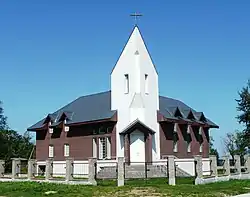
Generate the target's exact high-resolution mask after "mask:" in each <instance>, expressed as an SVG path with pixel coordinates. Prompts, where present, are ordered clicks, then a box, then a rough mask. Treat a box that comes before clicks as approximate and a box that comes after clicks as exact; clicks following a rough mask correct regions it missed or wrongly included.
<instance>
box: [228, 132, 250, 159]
mask: <svg viewBox="0 0 250 197" xmlns="http://www.w3.org/2000/svg"><path fill="white" fill-rule="evenodd" d="M224 143H225V148H226V150H227V152H228V153H229V154H230V155H231V156H232V158H234V155H240V156H241V157H243V156H244V155H245V154H246V153H247V150H246V146H247V144H246V140H245V132H241V131H236V132H235V133H227V135H226V138H225V140H224Z"/></svg>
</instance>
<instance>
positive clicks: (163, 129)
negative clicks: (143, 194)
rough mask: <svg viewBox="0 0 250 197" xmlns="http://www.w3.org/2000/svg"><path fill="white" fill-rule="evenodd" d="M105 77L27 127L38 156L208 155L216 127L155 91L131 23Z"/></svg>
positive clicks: (140, 158) (153, 73)
mask: <svg viewBox="0 0 250 197" xmlns="http://www.w3.org/2000/svg"><path fill="white" fill-rule="evenodd" d="M107 77H108V76H107ZM110 77H111V87H110V90H108V91H106V92H100V93H96V94H91V95H86V96H82V97H79V98H77V99H76V100H74V101H73V102H71V103H69V104H67V105H65V106H64V107H62V108H61V109H59V110H57V111H56V112H54V113H51V114H48V115H47V116H46V117H44V119H42V120H40V121H39V122H37V123H36V124H34V125H33V126H31V127H29V128H28V131H34V132H36V159H37V160H38V161H41V162H44V161H45V160H46V159H48V158H53V160H54V161H65V159H66V158H67V157H71V158H74V160H76V161H77V160H79V161H83V160H87V159H88V158H90V157H94V158H97V159H98V160H117V158H118V157H124V158H125V161H126V162H128V163H133V162H152V161H160V160H161V159H164V158H166V157H167V156H168V155H175V156H176V157H177V158H180V159H181V158H183V159H184V158H193V156H194V155H202V156H203V158H208V156H209V129H210V128H219V127H218V126H217V125H216V124H215V123H213V122H212V121H211V120H210V119H208V117H206V116H205V114H204V113H203V112H202V111H200V110H198V111H196V110H194V109H192V108H191V107H190V106H188V105H187V104H185V103H183V102H182V101H180V100H177V99H174V98H170V97H167V96H163V95H159V84H158V73H157V70H156V68H155V65H154V64H153V61H152V59H151V56H150V54H149V51H148V50H147V47H146V45H145V43H144V40H143V37H142V35H141V32H140V30H139V28H138V26H137V25H136V26H135V27H134V28H133V30H132V32H131V34H130V37H129V39H128V41H127V43H126V45H125V47H124V49H123V51H122V53H121V55H120V57H119V59H118V61H117V63H116V65H115V67H114V68H113V70H112V72H111V76H110ZM168 96H170V95H168Z"/></svg>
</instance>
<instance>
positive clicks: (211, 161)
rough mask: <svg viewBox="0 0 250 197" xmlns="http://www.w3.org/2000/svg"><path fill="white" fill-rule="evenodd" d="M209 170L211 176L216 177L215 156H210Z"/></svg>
mask: <svg viewBox="0 0 250 197" xmlns="http://www.w3.org/2000/svg"><path fill="white" fill-rule="evenodd" d="M209 158H210V169H211V176H215V177H217V176H218V170H217V157H216V155H210V156H209Z"/></svg>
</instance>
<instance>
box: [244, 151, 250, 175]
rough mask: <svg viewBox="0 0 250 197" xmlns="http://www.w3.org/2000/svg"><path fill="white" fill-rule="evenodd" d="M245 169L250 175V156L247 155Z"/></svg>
mask: <svg viewBox="0 0 250 197" xmlns="http://www.w3.org/2000/svg"><path fill="white" fill-rule="evenodd" d="M245 160H246V162H245V168H246V169H247V172H248V173H250V155H245Z"/></svg>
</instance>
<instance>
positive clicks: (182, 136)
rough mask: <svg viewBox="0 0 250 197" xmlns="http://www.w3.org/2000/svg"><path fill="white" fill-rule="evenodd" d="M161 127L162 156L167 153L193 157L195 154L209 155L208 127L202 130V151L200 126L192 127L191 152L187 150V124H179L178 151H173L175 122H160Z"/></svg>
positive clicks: (181, 156)
mask: <svg viewBox="0 0 250 197" xmlns="http://www.w3.org/2000/svg"><path fill="white" fill-rule="evenodd" d="M159 127H160V154H161V157H164V156H165V155H175V156H176V157H178V158H192V157H193V156H194V155H199V154H202V156H203V157H208V156H209V140H208V139H209V132H208V128H204V132H202V139H203V152H202V153H200V152H199V150H200V143H199V140H198V134H199V128H198V127H191V129H190V135H191V152H187V143H186V141H185V140H186V139H187V138H186V137H187V125H179V127H178V131H177V133H178V152H176V153H175V152H174V151H173V131H174V123H168V122H163V123H160V124H159Z"/></svg>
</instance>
